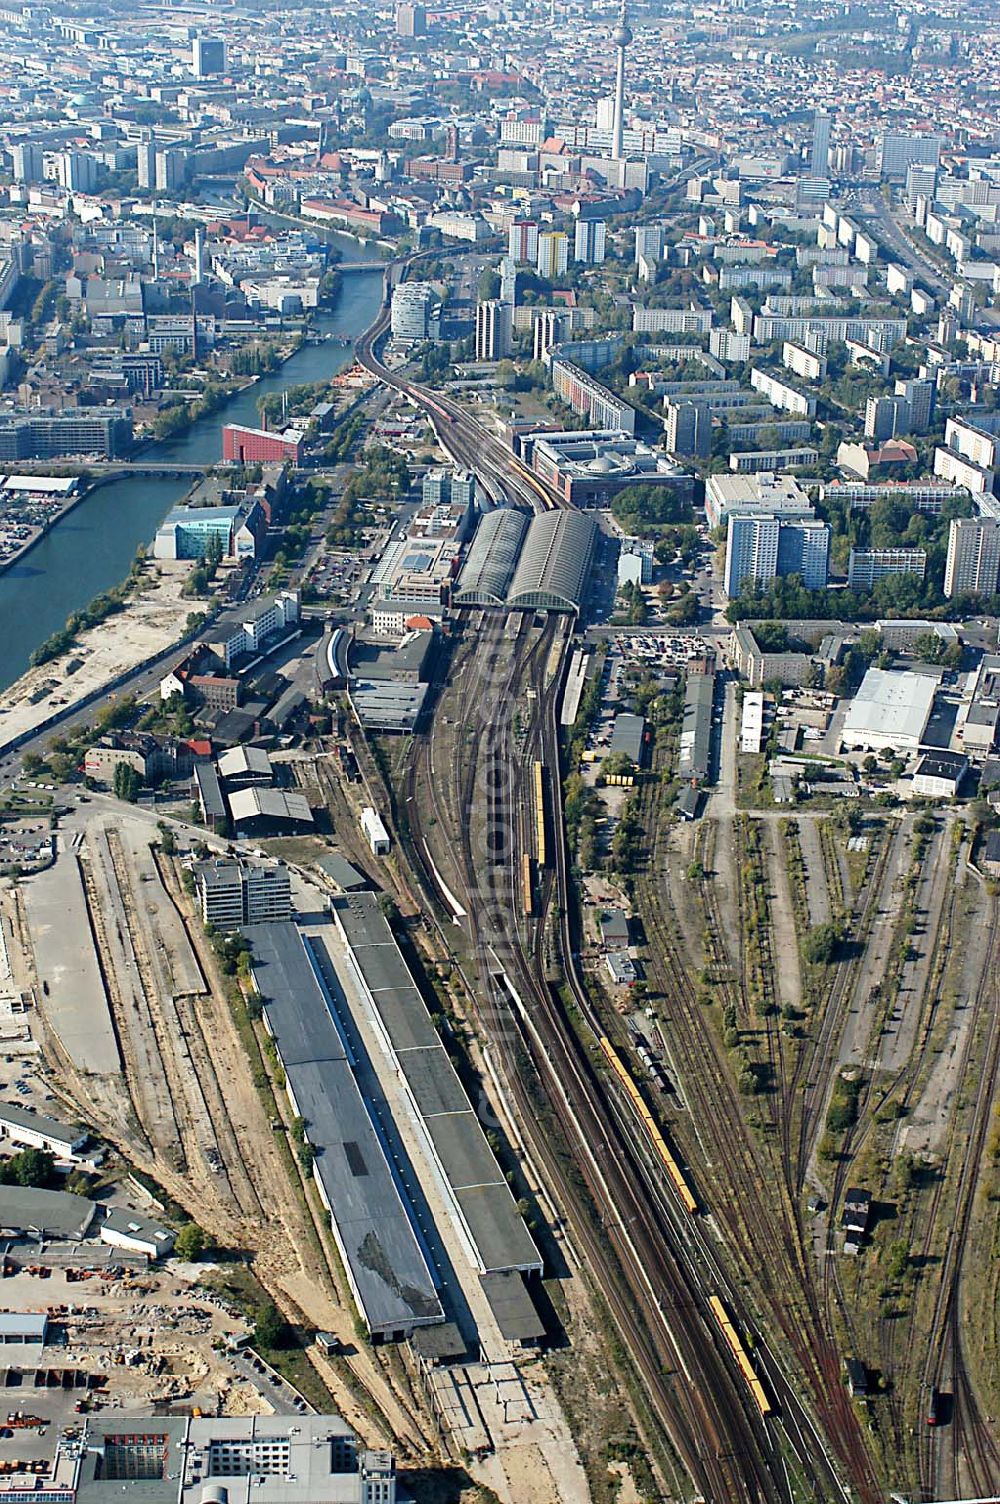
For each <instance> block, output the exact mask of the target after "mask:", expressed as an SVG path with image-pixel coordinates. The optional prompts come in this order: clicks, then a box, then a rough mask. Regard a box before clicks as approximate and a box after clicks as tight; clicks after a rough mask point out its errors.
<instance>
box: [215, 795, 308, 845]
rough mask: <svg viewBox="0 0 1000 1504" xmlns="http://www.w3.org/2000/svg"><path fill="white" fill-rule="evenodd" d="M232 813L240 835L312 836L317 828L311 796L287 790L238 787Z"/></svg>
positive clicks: (231, 809)
mask: <svg viewBox="0 0 1000 1504" xmlns="http://www.w3.org/2000/svg"><path fill="white" fill-rule="evenodd" d="M229 812H230V814H231V815H232V819H233V825H234V827H235V830H236V834H237V836H238V837H242V836H285V835H308V834H309V833H310V831H311V830H312V828H313V817H312V811H311V810H310V808H309V801H308V799H307V798H306V797H305V795H304V794H293V793H290V792H288V791H287V790H286V789H269V788H260V787H257V786H255V787H253V788H247V789H237V790H236V792H235V793H234V794H231V795H230V798H229Z"/></svg>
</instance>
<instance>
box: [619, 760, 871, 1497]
mask: <svg viewBox="0 0 1000 1504" xmlns="http://www.w3.org/2000/svg"><path fill="white" fill-rule="evenodd" d="M650 787H652V785H651V786H650ZM646 819H647V828H652V829H653V830H654V832H655V834H654V843H656V842H658V841H659V840H660V839H662V836H661V834H660V832H661V830H662V827H661V825H660V823H659V822H658V821H656V820H655V817H653V816H652V814H651V812H650V811H648V810H647V812H646ZM658 857H659V851H658V846H657V845H656V844H654V849H653V853H652V856H651V860H650V870H651V871H652V872H653V873H654V874H656V873H657V872H658V871H659V860H658ZM706 887H707V889H708V892H709V912H710V920H709V931H710V934H712V933H716V934H718V935H720V936H721V916H720V915H719V914H718V912H717V910H716V908H715V895H714V892H713V891H712V885H711V884H710V883H709V884H706ZM643 896H645V895H643ZM661 904H662V897H661V896H660V895H659V894H649V895H648V901H647V902H645V903H643V905H642V916H643V923H644V925H645V926H646V927H647V937H648V939H649V942H650V947H649V948H650V953H651V956H652V957H653V958H656V959H654V961H653V965H654V968H655V967H657V966H658V965H659V962H660V960H662V962H663V964H664V966H665V971H664V973H663V975H662V976H661V978H660V980H661V981H662V988H661V992H662V995H663V998H664V999H665V1003H664V1004H663V1006H665V1007H666V1008H667V1010H668V1017H667V1025H668V1034H669V1037H670V1041H671V1050H672V1054H673V1057H674V1059H675V1060H676V1061H677V1066H678V1069H679V1071H680V1074H681V1078H682V1080H683V1083H684V1090H685V1095H686V1097H687V1098H688V1101H689V1105H690V1108H691V1111H690V1117H691V1119H692V1122H695V1121H699V1122H701V1123H702V1124H706V1125H708V1124H710V1125H712V1131H713V1134H714V1147H713V1146H712V1145H711V1143H710V1146H709V1152H713V1153H714V1158H713V1160H712V1163H711V1166H710V1168H711V1173H712V1177H713V1181H714V1183H715V1186H716V1192H715V1195H714V1197H713V1213H714V1215H715V1217H716V1218H717V1219H718V1221H719V1222H720V1224H721V1225H722V1226H723V1227H724V1228H725V1230H726V1233H727V1239H728V1243H727V1246H729V1247H731V1248H732V1249H733V1250H734V1252H736V1253H738V1256H739V1257H740V1258H741V1259H742V1262H743V1264H744V1268H745V1272H746V1278H747V1279H748V1280H750V1281H752V1283H753V1285H754V1286H755V1287H756V1288H757V1289H758V1290H759V1292H760V1298H761V1300H762V1301H763V1302H764V1304H765V1306H766V1308H767V1309H768V1311H769V1313H770V1315H771V1317H772V1319H773V1320H774V1323H775V1327H776V1330H777V1331H778V1332H780V1333H781V1336H782V1338H783V1340H784V1342H785V1344H786V1346H787V1348H788V1351H789V1353H790V1354H791V1355H792V1356H793V1357H794V1360H795V1362H796V1364H797V1365H798V1368H799V1372H800V1373H801V1375H802V1378H803V1381H804V1384H805V1387H806V1389H807V1390H808V1391H809V1392H810V1393H811V1397H812V1401H813V1404H814V1405H815V1407H816V1412H817V1415H818V1416H819V1417H820V1419H821V1421H822V1423H823V1425H824V1430H825V1432H826V1434H827V1435H828V1436H829V1438H830V1440H831V1443H832V1444H833V1445H834V1446H835V1447H836V1449H837V1452H838V1455H839V1456H840V1458H841V1461H842V1464H843V1465H844V1467H845V1468H846V1469H847V1470H848V1472H849V1474H850V1476H851V1477H852V1479H853V1481H854V1483H855V1486H856V1487H857V1488H858V1490H859V1493H861V1494H862V1496H863V1497H867V1498H874V1497H876V1496H877V1495H876V1492H875V1480H874V1476H873V1474H872V1471H871V1464H870V1461H869V1459H868V1455H867V1450H866V1448H865V1446H864V1442H863V1440H862V1438H861V1435H860V1432H859V1430H858V1426H857V1421H856V1419H855V1417H854V1414H853V1411H852V1410H851V1408H850V1405H849V1402H848V1401H847V1397H846V1394H845V1391H844V1388H843V1385H842V1383H841V1378H840V1362H839V1358H838V1356H837V1353H836V1350H835V1348H834V1346H833V1342H832V1339H831V1336H830V1332H829V1328H828V1327H827V1325H826V1323H825V1321H824V1318H823V1312H822V1305H821V1302H820V1299H819V1294H818V1291H817V1288H816V1284H815V1277H814V1273H813V1268H812V1261H811V1256H810V1253H809V1251H808V1249H807V1248H806V1247H805V1245H804V1242H803V1238H802V1233H801V1227H800V1224H799V1221H798V1217H797V1214H796V1208H795V1204H794V1201H793V1199H792V1197H791V1196H790V1195H789V1193H788V1187H787V1185H786V1184H785V1178H784V1170H783V1163H784V1160H783V1155H782V1153H781V1151H780V1147H779V1145H778V1144H776V1143H775V1142H774V1140H773V1139H770V1140H766V1141H765V1143H764V1145H763V1146H762V1147H761V1148H760V1149H758V1148H757V1147H756V1145H755V1144H754V1143H753V1142H752V1141H751V1140H750V1138H749V1137H748V1134H747V1130H746V1125H745V1121H744V1112H743V1109H742V1108H741V1106H740V1104H739V1101H738V1098H737V1096H736V1092H735V1087H734V1085H733V1081H732V1075H731V1072H730V1069H729V1066H728V1063H726V1062H723V1061H722V1060H721V1059H720V1058H719V1056H718V1054H717V1047H716V1043H715V1040H714V1038H713V1037H712V1035H711V1034H710V1033H709V1032H708V1031H707V1030H706V1027H705V1021H704V1016H703V1013H702V1011H701V1009H700V1007H699V1005H698V1002H697V998H696V996H695V992H694V988H693V986H692V984H691V981H690V978H689V977H688V975H687V973H686V970H685V968H684V966H683V963H682V961H681V958H680V955H679V951H678V949H677V945H676V942H675V940H674V937H673V934H672V932H671V926H670V925H668V924H667V923H666V922H665V921H664V920H663V918H662V917H661V915H660V913H659V909H660V906H661ZM720 948H721V947H720ZM739 985H740V984H739V981H738V979H737V978H735V977H734V978H732V979H731V980H730V981H729V983H728V984H727V985H726V988H725V990H726V992H727V994H728V996H729V997H730V999H732V1000H735V998H736V995H737V989H738V988H739ZM703 1137H704V1134H703V1131H702V1130H699V1132H698V1135H697V1144H696V1145H693V1146H692V1147H693V1148H694V1149H695V1153H697V1149H698V1147H699V1146H701V1141H702V1138H703ZM782 1187H784V1193H783V1191H782V1189H781V1188H782ZM765 1190H767V1191H768V1192H769V1194H765ZM764 1247H766V1248H767V1249H768V1250H769V1256H768V1258H767V1259H766V1260H761V1259H760V1257H759V1250H760V1249H761V1248H764ZM779 1367H780V1364H779V1363H778V1362H777V1361H776V1362H775V1368H779ZM776 1383H777V1384H778V1385H780V1387H781V1391H782V1402H783V1407H788V1406H794V1405H796V1404H797V1405H799V1407H800V1414H801V1420H800V1425H801V1426H802V1428H803V1429H805V1428H806V1427H807V1426H808V1424H809V1422H810V1418H809V1417H808V1415H807V1414H806V1413H805V1412H802V1411H801V1401H799V1400H798V1398H797V1395H796V1393H795V1390H794V1386H793V1385H791V1384H790V1383H789V1382H788V1379H787V1377H786V1376H782V1377H780V1378H778V1379H777V1380H776Z"/></svg>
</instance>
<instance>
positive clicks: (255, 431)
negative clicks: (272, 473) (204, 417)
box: [222, 423, 303, 465]
mask: <svg viewBox="0 0 1000 1504" xmlns="http://www.w3.org/2000/svg"><path fill="white" fill-rule="evenodd" d="M302 443H303V438H302V434H301V433H300V432H299V430H298V429H297V428H286V429H285V431H284V433H268V431H267V430H266V429H264V428H243V427H241V426H240V424H238V423H227V424H225V426H224V427H223V430H222V458H223V459H224V460H228V461H230V462H231V463H232V464H236V465H266V464H274V463H277V464H279V465H280V464H284V463H286V462H287V463H288V464H290V465H298V464H300V463H301V460H302Z"/></svg>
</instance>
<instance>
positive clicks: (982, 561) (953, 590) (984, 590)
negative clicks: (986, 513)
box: [944, 517, 1000, 598]
mask: <svg viewBox="0 0 1000 1504" xmlns="http://www.w3.org/2000/svg"><path fill="white" fill-rule="evenodd" d="M998 584H1000V522H997V521H995V520H994V519H993V518H992V517H955V518H953V519H952V522H951V526H950V528H949V530H948V558H947V562H946V564H945V570H944V593H945V595H947V596H948V597H949V598H950V597H952V596H956V595H995V594H996V592H997V589H998Z"/></svg>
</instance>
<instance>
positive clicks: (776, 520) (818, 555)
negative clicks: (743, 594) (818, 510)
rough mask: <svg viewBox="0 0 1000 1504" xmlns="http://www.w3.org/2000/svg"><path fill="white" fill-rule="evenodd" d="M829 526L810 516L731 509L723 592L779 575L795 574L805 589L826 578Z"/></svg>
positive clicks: (736, 592) (732, 592)
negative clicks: (791, 515)
mask: <svg viewBox="0 0 1000 1504" xmlns="http://www.w3.org/2000/svg"><path fill="white" fill-rule="evenodd" d="M829 552H830V529H829V527H828V526H827V524H826V523H825V522H819V521H818V520H817V519H816V518H814V517H804V518H795V519H794V520H789V519H786V518H783V517H781V516H780V515H774V514H771V515H761V514H759V513H753V512H734V513H733V514H732V515H731V516H730V518H729V528H728V533H727V537H726V569H725V582H724V585H725V591H726V594H727V595H728V596H731V597H732V596H735V595H739V593H740V590H741V588H742V586H743V584H744V582H745V581H747V580H749V581H752V582H753V583H754V584H757V585H766V584H767V583H768V582H769V581H770V580H773V579H775V578H776V577H777V576H779V575H782V576H784V575H791V574H797V575H800V576H801V578H802V583H803V585H805V587H806V588H807V589H808V590H821V589H822V588H823V586H824V585H825V584H826V581H827V573H828V561H829Z"/></svg>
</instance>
